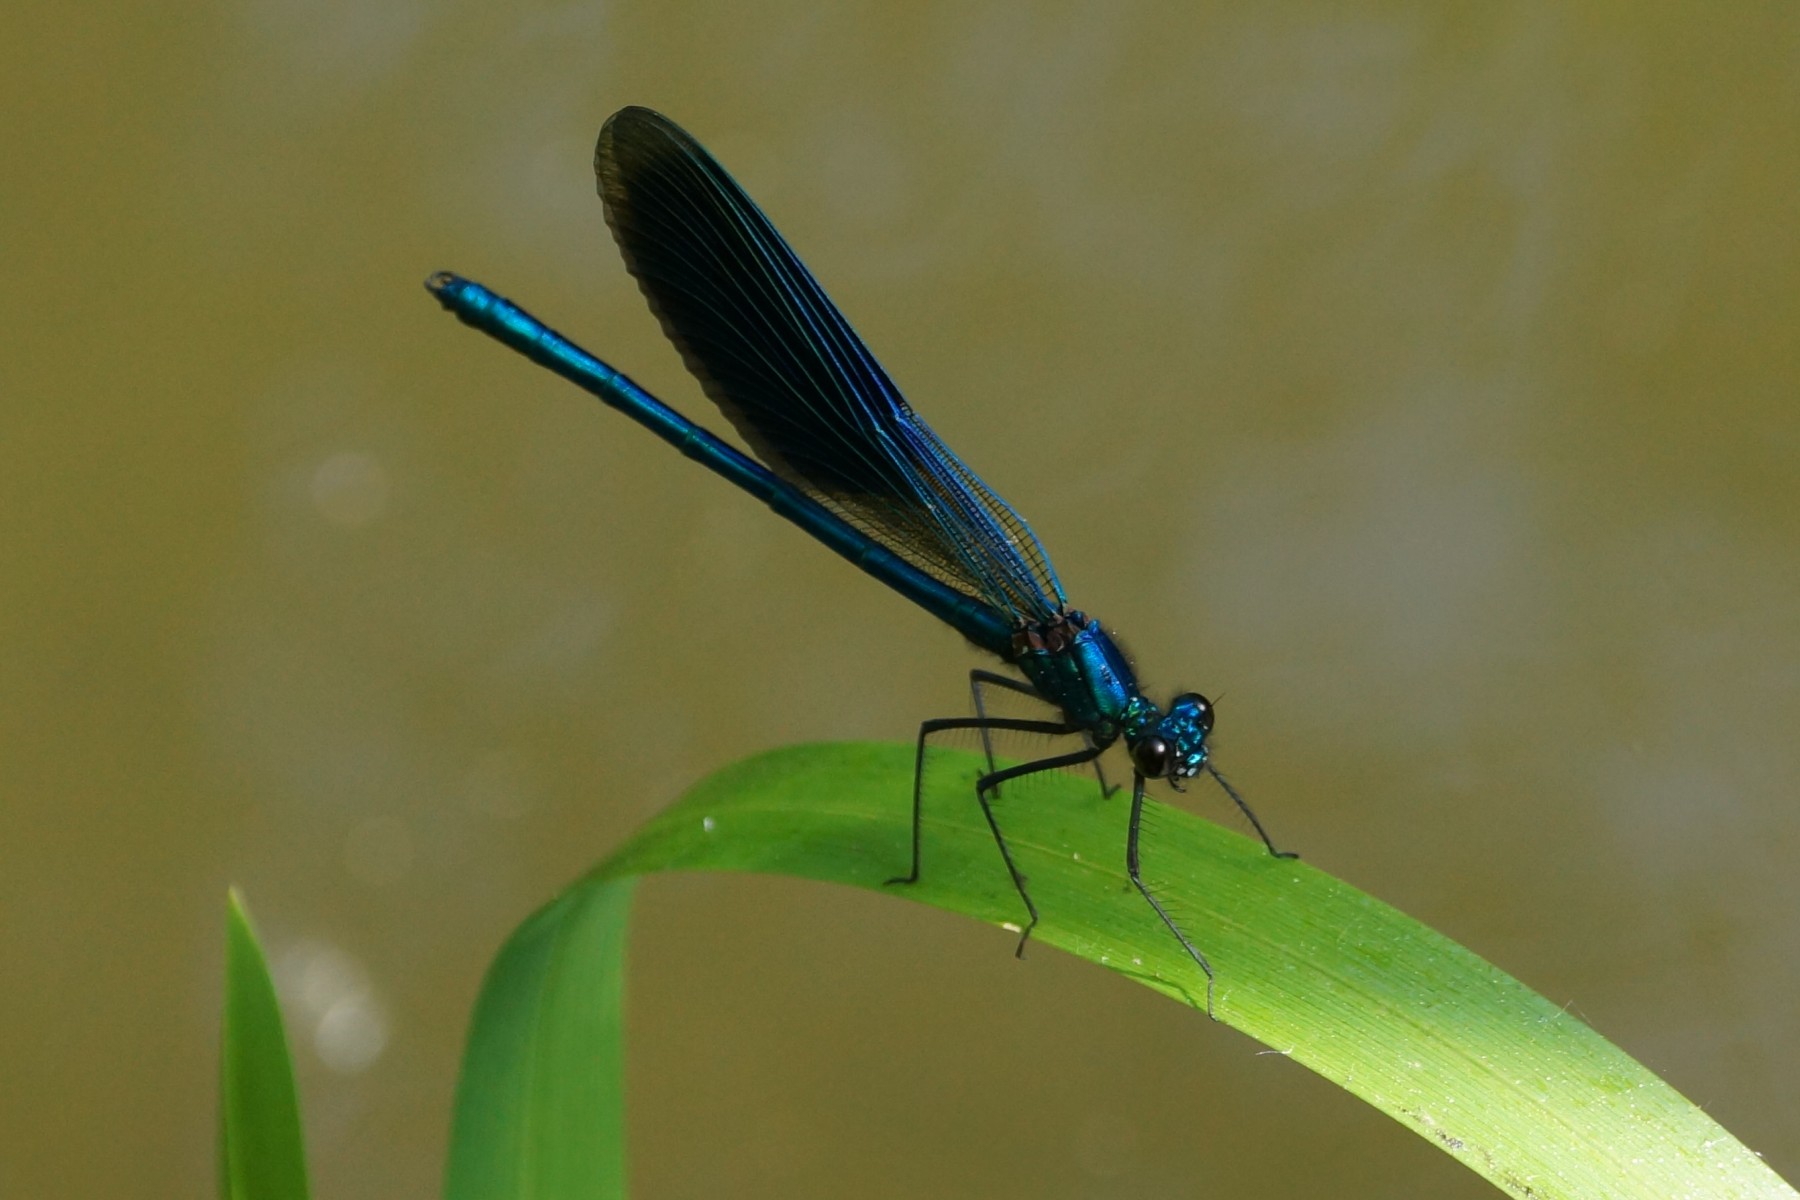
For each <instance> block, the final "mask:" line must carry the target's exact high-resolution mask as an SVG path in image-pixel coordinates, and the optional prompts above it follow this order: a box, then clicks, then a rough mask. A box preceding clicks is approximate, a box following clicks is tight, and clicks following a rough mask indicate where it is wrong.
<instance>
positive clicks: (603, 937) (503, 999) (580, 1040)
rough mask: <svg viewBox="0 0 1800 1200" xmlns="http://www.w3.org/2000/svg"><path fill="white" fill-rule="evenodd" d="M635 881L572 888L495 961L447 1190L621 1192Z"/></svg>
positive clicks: (468, 1066) (568, 1199)
mask: <svg viewBox="0 0 1800 1200" xmlns="http://www.w3.org/2000/svg"><path fill="white" fill-rule="evenodd" d="M631 890H632V885H631V881H630V880H629V879H620V880H603V879H594V880H590V881H589V882H587V883H586V884H584V885H582V886H578V887H576V888H572V889H570V890H569V891H568V892H566V893H564V894H563V895H562V896H561V897H559V898H558V899H557V900H555V901H553V902H552V903H551V904H549V905H548V906H546V907H545V908H543V909H540V910H539V911H538V912H537V913H536V914H535V915H533V916H532V917H531V918H530V919H529V920H527V921H526V922H525V923H524V924H523V925H521V926H520V927H519V929H518V930H517V931H516V932H515V933H514V934H513V936H512V937H511V938H510V939H508V941H507V943H506V946H505V947H504V948H503V949H502V950H501V952H500V954H499V956H498V957H497V958H496V959H495V961H494V964H493V966H492V967H490V968H489V970H488V976H487V979H486V980H485V981H484V982H483V984H482V990H481V996H480V999H479V1000H478V1001H477V1003H476V1009H475V1017H474V1020H473V1021H472V1022H471V1024H470V1030H469V1040H468V1045H467V1048H466V1050H465V1052H464V1055H463V1066H462V1074H461V1077H460V1078H459V1079H458V1081H457V1088H456V1115H455V1120H454V1123H453V1125H452V1129H451V1137H450V1157H449V1163H448V1165H447V1167H446V1170H445V1179H444V1194H445V1195H446V1196H447V1197H449V1200H493V1198H495V1197H507V1198H508V1200H614V1198H617V1197H623V1196H624V1195H625V1151H624V1142H625V1132H624V1128H625V1124H624V1099H623V1092H622V1088H623V1082H622V1076H623V1072H624V1063H623V1036H622V1029H621V1023H622V1021H623V981H624V953H625V922H626V916H627V914H628V912H629V910H630V903H631Z"/></svg>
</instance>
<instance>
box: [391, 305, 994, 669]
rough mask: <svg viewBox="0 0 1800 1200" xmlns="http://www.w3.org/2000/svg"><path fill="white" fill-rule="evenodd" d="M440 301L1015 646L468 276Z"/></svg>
mask: <svg viewBox="0 0 1800 1200" xmlns="http://www.w3.org/2000/svg"><path fill="white" fill-rule="evenodd" d="M425 287H426V288H427V290H429V291H430V292H431V294H432V295H434V296H436V297H437V298H438V303H440V304H442V305H443V306H444V307H445V308H446V309H448V310H450V311H451V312H453V313H455V314H456V315H457V317H459V318H460V319H461V320H462V321H463V323H464V324H466V325H470V326H473V327H474V328H476V329H479V330H481V332H483V333H485V334H487V335H488V336H489V337H491V338H493V339H495V340H496V341H498V342H502V343H504V344H505V345H507V346H510V347H512V348H513V349H514V350H517V351H518V352H519V353H520V354H523V355H524V356H525V357H526V358H529V359H530V360H531V361H533V362H535V363H537V364H539V365H540V366H544V367H548V368H549V369H550V370H552V371H554V372H556V373H557V374H558V375H561V376H562V377H563V378H564V379H567V380H568V381H569V382H570V383H573V384H574V385H575V386H576V387H579V388H581V389H582V390H583V391H586V392H589V393H591V394H592V395H594V396H596V397H598V398H599V400H600V401H601V402H602V403H603V404H605V405H607V406H608V407H609V408H615V409H618V410H619V411H620V412H622V413H624V414H625V415H626V416H628V417H630V418H631V419H632V420H634V421H636V422H637V423H638V424H639V425H642V426H643V427H644V428H645V429H648V430H649V431H650V432H651V433H654V434H655V435H656V436H657V437H659V438H661V439H662V440H663V441H665V442H667V443H669V445H671V446H673V447H675V448H676V449H677V450H679V451H681V453H683V454H685V455H686V456H687V457H689V458H691V459H693V460H694V461H695V462H697V463H699V464H700V465H702V466H704V467H706V468H708V469H709V470H711V471H713V472H715V473H717V474H719V475H722V476H724V477H725V478H726V479H729V480H730V481H731V482H733V483H735V484H737V485H738V486H739V487H741V488H743V489H744V490H745V491H746V492H749V493H750V494H751V495H752V496H755V497H756V498H757V499H758V500H761V501H762V502H763V503H765V504H767V505H768V506H769V507H770V508H771V509H773V510H774V511H775V512H776V513H777V514H778V515H780V516H782V517H786V518H787V519H788V520H790V521H792V522H793V523H794V524H796V525H798V526H799V527H800V528H802V529H804V530H805V531H806V532H808V533H810V534H812V536H813V537H815V538H817V539H818V540H819V541H821V542H823V543H824V544H825V545H826V546H827V547H829V548H830V549H831V550H832V551H834V552H835V553H837V554H839V555H841V556H842V557H844V558H846V559H848V560H850V562H851V563H853V564H855V565H856V566H858V567H860V568H862V569H863V570H864V571H867V572H868V573H869V574H871V575H873V576H874V577H875V578H877V579H879V580H881V581H882V582H883V583H885V584H887V585H888V586H889V587H891V588H893V589H894V590H895V591H896V592H899V593H900V594H901V595H902V596H905V597H906V598H907V599H908V600H911V601H912V602H913V603H915V604H917V605H919V606H920V607H921V608H923V609H924V610H925V611H926V612H928V613H930V614H931V615H932V616H934V617H936V618H938V620H940V621H942V622H944V623H945V624H946V625H949V626H950V627H951V628H952V629H955V630H956V631H957V632H958V633H960V634H962V635H963V636H964V637H966V638H968V639H969V640H970V641H971V642H974V643H975V644H976V645H977V646H980V647H981V648H982V649H983V650H986V651H988V652H989V653H991V654H998V655H1001V656H1002V657H1004V656H1005V655H1006V654H1007V653H1008V650H1009V649H1010V647H1011V645H1012V627H1011V623H1010V622H1008V621H1006V620H1004V619H1003V618H1001V617H1000V616H999V615H998V614H996V613H995V612H994V611H993V610H991V609H989V608H988V607H986V606H985V605H983V604H981V603H980V602H978V601H976V600H974V599H972V598H971V597H969V596H965V595H964V594H963V593H961V592H959V591H957V590H956V589H955V588H952V587H950V586H948V585H947V584H943V583H940V582H939V581H937V580H936V579H933V578H932V577H931V576H929V575H927V574H925V573H924V572H923V571H921V570H919V569H918V568H916V567H914V566H913V565H912V564H910V563H908V562H906V561H905V560H904V559H902V558H900V557H899V556H898V555H896V554H894V553H893V552H892V551H890V550H888V549H887V548H886V547H885V546H883V545H881V544H880V543H879V542H877V541H875V540H874V539H873V538H871V537H869V536H868V535H867V534H865V533H863V532H862V531H861V530H859V529H857V528H856V527H855V526H853V525H851V524H850V523H849V522H848V521H845V520H844V519H843V518H842V517H839V516H838V515H837V514H836V513H833V512H832V511H831V510H830V509H828V508H826V507H825V506H824V505H822V504H820V503H819V502H818V501H816V500H814V499H813V498H812V497H810V496H808V495H807V494H806V493H805V492H802V491H801V490H800V489H799V488H797V487H795V486H794V485H793V484H791V483H789V482H787V481H786V480H785V479H782V478H781V477H779V476H778V475H776V474H775V473H774V472H772V471H770V470H769V469H768V468H767V467H765V466H763V465H762V464H761V463H759V462H757V461H756V460H755V459H752V458H750V457H748V456H746V455H745V454H743V453H741V452H740V451H738V450H736V449H735V448H733V447H732V446H730V445H729V444H727V443H725V442H723V441H720V440H719V439H718V438H717V437H715V436H714V435H713V434H711V433H709V432H707V431H706V430H705V429H703V428H701V427H700V426H699V425H696V424H694V423H693V422H692V421H690V420H688V419H687V418H686V417H684V416H682V415H681V414H680V413H678V412H676V411H675V410H674V409H672V408H670V407H669V406H668V405H666V404H664V403H663V402H662V401H660V400H658V399H657V398H656V397H655V396H652V395H651V394H650V393H649V392H646V391H645V390H644V389H643V388H641V387H639V386H638V385H637V384H635V383H633V382H632V381H631V380H630V379H629V378H627V377H626V376H625V375H624V374H623V373H622V372H620V371H617V370H614V369H613V368H612V367H611V366H609V365H608V364H607V363H605V362H602V361H601V360H600V359H598V358H595V357H594V356H593V355H592V354H589V353H588V352H587V351H586V350H583V349H582V348H581V347H580V346H577V345H576V344H575V343H574V342H571V341H570V340H569V339H568V338H566V337H564V336H562V334H560V333H557V332H556V331H555V330H554V329H551V328H550V327H549V326H547V325H545V324H544V323H543V322H542V321H540V320H538V319H537V318H536V317H534V316H532V315H531V314H530V313H528V312H526V311H525V310H524V309H522V308H520V307H519V306H518V305H516V304H514V303H513V302H512V301H510V300H507V299H505V298H504V297H502V296H499V295H496V294H495V293H493V292H490V291H489V290H488V289H487V288H485V287H482V286H481V285H480V284H479V283H476V282H475V281H474V280H471V279H464V278H462V277H461V276H459V275H452V274H451V273H450V272H448V271H439V272H438V273H437V274H435V275H433V276H432V277H431V278H429V279H427V280H426V281H425Z"/></svg>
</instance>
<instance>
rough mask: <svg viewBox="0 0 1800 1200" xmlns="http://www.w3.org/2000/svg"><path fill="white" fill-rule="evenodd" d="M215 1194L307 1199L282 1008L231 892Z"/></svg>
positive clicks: (240, 1199)
mask: <svg viewBox="0 0 1800 1200" xmlns="http://www.w3.org/2000/svg"><path fill="white" fill-rule="evenodd" d="M219 1195H220V1196H222V1197H225V1200H306V1195H307V1187H306V1146H305V1142H304V1139H303V1137H302V1134H301V1129H300V1103H299V1100H298V1099H297V1097H296V1095H295V1092H294V1068H293V1062H292V1060H291V1059H290V1058H289V1057H288V1048H287V1036H286V1034H285V1033H284V1032H283V1031H282V1025H281V1007H280V1005H279V1004H278V1003H277V1001H276V998H275V984H274V982H273V981H272V980H271V979H270V978H269V965H268V963H267V962H266V961H265V960H264V958H263V953H262V947H261V946H259V945H258V944H257V941H256V933H255V931H254V930H253V929H252V928H251V927H250V915H249V913H247V912H246V911H245V910H244V901H243V897H241V896H239V895H238V893H237V890H236V889H235V888H234V889H232V891H231V895H230V900H229V902H228V904H227V908H226V918H225V1011H224V1013H223V1015H222V1020H221V1022H220V1037H219Z"/></svg>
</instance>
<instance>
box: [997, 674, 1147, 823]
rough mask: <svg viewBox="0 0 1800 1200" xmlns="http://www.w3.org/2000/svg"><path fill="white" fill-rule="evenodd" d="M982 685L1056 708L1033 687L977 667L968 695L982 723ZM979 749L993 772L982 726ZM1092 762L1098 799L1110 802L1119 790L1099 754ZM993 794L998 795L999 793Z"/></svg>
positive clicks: (1091, 742) (1090, 741) (1090, 742)
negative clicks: (1110, 779)
mask: <svg viewBox="0 0 1800 1200" xmlns="http://www.w3.org/2000/svg"><path fill="white" fill-rule="evenodd" d="M983 684H992V685H993V686H994V687H999V688H1005V689H1006V690H1007V691H1009V692H1017V693H1019V694H1020V695H1021V696H1030V697H1031V698H1032V699H1033V700H1036V701H1037V702H1038V703H1040V704H1048V705H1050V706H1051V707H1052V708H1054V707H1056V705H1055V703H1054V702H1053V701H1051V700H1049V699H1047V698H1046V697H1045V696H1044V694H1043V693H1042V692H1040V691H1038V690H1037V688H1036V687H1034V686H1033V685H1031V684H1029V683H1026V682H1025V681H1023V680H1019V679H1014V678H1013V677H1012V676H1010V675H1000V674H997V673H995V672H993V671H984V670H982V669H981V668H980V667H977V668H975V669H974V670H972V671H970V672H969V695H971V696H973V697H974V699H975V715H976V716H977V717H980V718H981V719H982V720H984V721H985V720H986V719H987V705H986V703H984V701H983V699H982V695H981V688H982V685H983ZM1088 744H1089V745H1092V744H1093V741H1092V735H1090V737H1089V742H1088ZM981 748H982V750H983V751H985V752H986V754H987V765H988V770H989V771H990V772H991V771H993V770H994V742H993V739H992V738H990V737H989V736H988V730H987V727H986V726H983V727H982V730H981ZM1102 749H1104V747H1102ZM1093 761H1094V777H1095V778H1096V779H1098V780H1099V781H1100V798H1101V799H1102V800H1110V799H1112V796H1113V793H1114V792H1116V791H1118V790H1119V789H1118V788H1116V787H1113V786H1112V785H1111V784H1109V783H1107V782H1106V772H1105V770H1104V769H1102V768H1101V766H1100V755H1099V753H1096V754H1095V755H1094V760H1093ZM995 794H996V795H998V794H999V793H995Z"/></svg>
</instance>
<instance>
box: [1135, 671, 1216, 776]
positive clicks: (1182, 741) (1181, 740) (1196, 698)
mask: <svg viewBox="0 0 1800 1200" xmlns="http://www.w3.org/2000/svg"><path fill="white" fill-rule="evenodd" d="M1212 727H1213V707H1212V703H1211V701H1209V700H1207V698H1206V697H1205V696H1202V695H1200V694H1199V693H1197V692H1187V693H1185V694H1183V695H1180V696H1177V697H1175V699H1174V700H1173V701H1172V702H1171V703H1170V704H1169V711H1168V712H1166V713H1164V714H1163V715H1162V717H1161V718H1160V719H1158V720H1157V721H1155V722H1153V723H1152V724H1151V725H1149V726H1148V727H1147V728H1146V729H1145V730H1144V732H1143V733H1142V735H1141V736H1139V737H1138V738H1137V739H1136V740H1134V741H1132V742H1131V743H1130V749H1131V763H1132V765H1133V766H1134V767H1136V768H1137V770H1138V773H1139V774H1140V775H1143V776H1144V777H1145V778H1146V779H1167V780H1169V781H1170V782H1174V781H1175V780H1178V779H1191V778H1193V777H1194V776H1195V775H1198V774H1199V773H1200V769H1201V768H1202V767H1204V766H1205V765H1206V755H1207V746H1206V735H1207V734H1209V733H1211V732H1212Z"/></svg>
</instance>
